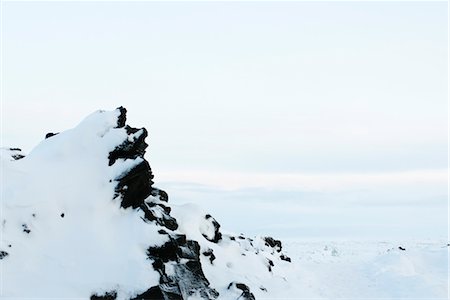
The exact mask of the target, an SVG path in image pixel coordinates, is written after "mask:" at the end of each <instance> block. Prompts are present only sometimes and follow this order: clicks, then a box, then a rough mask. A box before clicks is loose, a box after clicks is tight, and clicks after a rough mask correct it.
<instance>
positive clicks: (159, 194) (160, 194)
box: [151, 187, 169, 202]
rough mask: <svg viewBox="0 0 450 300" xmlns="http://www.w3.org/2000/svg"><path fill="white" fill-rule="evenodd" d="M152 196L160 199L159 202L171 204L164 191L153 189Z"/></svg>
mask: <svg viewBox="0 0 450 300" xmlns="http://www.w3.org/2000/svg"><path fill="white" fill-rule="evenodd" d="M151 195H152V196H153V197H159V200H161V201H164V202H169V195H167V193H166V192H165V191H163V190H160V189H157V188H154V187H152V192H151Z"/></svg>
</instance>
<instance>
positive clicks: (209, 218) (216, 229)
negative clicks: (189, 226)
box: [202, 215, 222, 243]
mask: <svg viewBox="0 0 450 300" xmlns="http://www.w3.org/2000/svg"><path fill="white" fill-rule="evenodd" d="M205 219H206V220H207V221H208V222H210V223H211V225H212V226H213V227H214V236H213V237H212V238H211V237H210V236H209V235H208V234H207V233H205V232H202V235H203V236H204V237H205V239H207V240H208V241H210V242H213V243H218V242H219V241H220V240H221V239H222V233H220V231H219V229H220V224H219V223H218V222H217V221H216V219H214V218H213V217H212V216H211V215H206V216H205Z"/></svg>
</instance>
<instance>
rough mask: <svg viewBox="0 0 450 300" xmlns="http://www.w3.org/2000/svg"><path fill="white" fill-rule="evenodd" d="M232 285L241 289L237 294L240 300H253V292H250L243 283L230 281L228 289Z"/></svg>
mask: <svg viewBox="0 0 450 300" xmlns="http://www.w3.org/2000/svg"><path fill="white" fill-rule="evenodd" d="M232 287H235V288H237V289H240V290H241V291H242V294H241V296H239V299H242V300H255V296H254V295H253V293H251V292H250V288H249V287H248V286H247V285H246V284H243V283H237V282H231V283H230V284H229V285H228V289H231V288H232Z"/></svg>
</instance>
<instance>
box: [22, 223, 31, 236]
mask: <svg viewBox="0 0 450 300" xmlns="http://www.w3.org/2000/svg"><path fill="white" fill-rule="evenodd" d="M22 229H23V232H25V233H27V234H29V233H30V232H31V230H30V229H28V225H27V224H22Z"/></svg>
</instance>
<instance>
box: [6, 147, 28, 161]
mask: <svg viewBox="0 0 450 300" xmlns="http://www.w3.org/2000/svg"><path fill="white" fill-rule="evenodd" d="M9 151H10V152H11V157H12V158H13V159H14V160H19V159H22V158H24V157H25V155H23V153H22V149H20V148H9Z"/></svg>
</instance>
